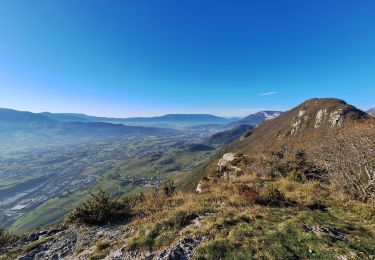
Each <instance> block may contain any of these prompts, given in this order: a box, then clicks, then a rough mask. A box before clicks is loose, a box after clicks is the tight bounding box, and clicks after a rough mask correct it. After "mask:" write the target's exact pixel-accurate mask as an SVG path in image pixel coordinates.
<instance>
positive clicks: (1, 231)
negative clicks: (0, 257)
mask: <svg viewBox="0 0 375 260" xmlns="http://www.w3.org/2000/svg"><path fill="white" fill-rule="evenodd" d="M16 239H17V237H16V236H15V235H14V234H13V233H11V232H9V231H8V230H6V229H5V228H3V227H1V226H0V248H1V247H5V246H8V245H10V244H12V243H14V242H15V241H16Z"/></svg>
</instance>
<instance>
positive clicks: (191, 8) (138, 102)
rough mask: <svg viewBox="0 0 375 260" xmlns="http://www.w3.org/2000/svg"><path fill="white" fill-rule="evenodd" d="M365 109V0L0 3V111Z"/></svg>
mask: <svg viewBox="0 0 375 260" xmlns="http://www.w3.org/2000/svg"><path fill="white" fill-rule="evenodd" d="M311 97H338V98H342V99H345V100H346V101H347V102H349V103H351V104H353V105H355V106H358V107H359V108H362V109H367V108H369V107H371V106H375V1H373V0H369V1H361V0H351V1H346V0H337V1H332V0H322V1H318V0H314V1H301V0H295V1H287V0H283V1H280V0H274V1H267V0H257V1H255V0H254V1H251V0H244V1H233V0H230V1H229V0H228V1H220V0H213V1H205V0H186V1H185V0H171V1H168V0H160V1H159V0H148V1H142V0H134V1H127V0H121V1H114V0H110V1H105V0H101V1H94V0H86V1H84V0H64V1H62V0H61V1H60V0H53V1H51V0H45V1H38V0H34V1H26V0H24V1H21V0H1V1H0V107H8V108H14V109H20V110H29V111H34V112H40V111H51V112H80V113H87V114H92V115H102V116H103V115H104V116H144V115H160V114H165V113H214V114H219V115H227V116H232V115H236V116H237V115H245V114H249V113H251V112H253V111H256V110H259V109H281V110H285V109H288V108H291V107H293V106H295V105H297V104H299V103H300V102H302V101H304V100H305V99H307V98H311Z"/></svg>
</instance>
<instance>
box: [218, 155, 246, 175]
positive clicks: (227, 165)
mask: <svg viewBox="0 0 375 260" xmlns="http://www.w3.org/2000/svg"><path fill="white" fill-rule="evenodd" d="M237 158H238V157H237V156H236V155H235V154H234V153H226V154H224V155H223V157H222V158H221V159H220V160H219V162H218V163H217V166H218V173H220V174H221V176H222V177H223V178H230V177H234V176H240V175H243V172H242V170H241V169H240V168H238V167H237V166H234V165H232V163H233V161H234V160H235V159H237Z"/></svg>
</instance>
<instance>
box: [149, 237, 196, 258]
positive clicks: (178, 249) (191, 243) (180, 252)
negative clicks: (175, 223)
mask: <svg viewBox="0 0 375 260" xmlns="http://www.w3.org/2000/svg"><path fill="white" fill-rule="evenodd" d="M200 242H201V239H198V238H196V237H185V238H183V239H182V240H180V241H179V242H178V243H177V244H176V245H175V246H173V247H172V248H171V249H170V250H168V251H163V252H162V253H161V254H160V255H159V256H158V257H156V258H155V259H157V260H188V259H194V248H195V247H197V246H198V245H199V244H200Z"/></svg>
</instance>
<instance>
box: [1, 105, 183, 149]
mask: <svg viewBox="0 0 375 260" xmlns="http://www.w3.org/2000/svg"><path fill="white" fill-rule="evenodd" d="M48 115H51V114H46V113H31V112H23V111H16V110H12V109H0V140H1V143H0V152H1V151H6V150H9V149H10V148H12V149H13V148H20V149H21V147H24V148H25V149H28V148H38V147H53V146H57V145H68V144H74V143H77V142H81V141H85V142H87V141H90V140H94V139H95V140H98V139H103V138H108V137H110V138H124V137H127V138H130V137H131V136H134V135H137V136H146V135H147V136H157V135H159V136H160V135H174V134H176V133H177V131H176V130H173V129H168V128H158V127H144V126H128V125H124V124H114V123H107V122H91V121H70V120H68V115H64V116H63V118H64V119H65V120H61V121H58V120H56V119H57V118H58V117H59V116H56V117H55V116H48ZM52 115H53V114H52ZM53 117H55V118H53ZM73 117H75V115H73V116H72V117H71V119H72V118H73Z"/></svg>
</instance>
